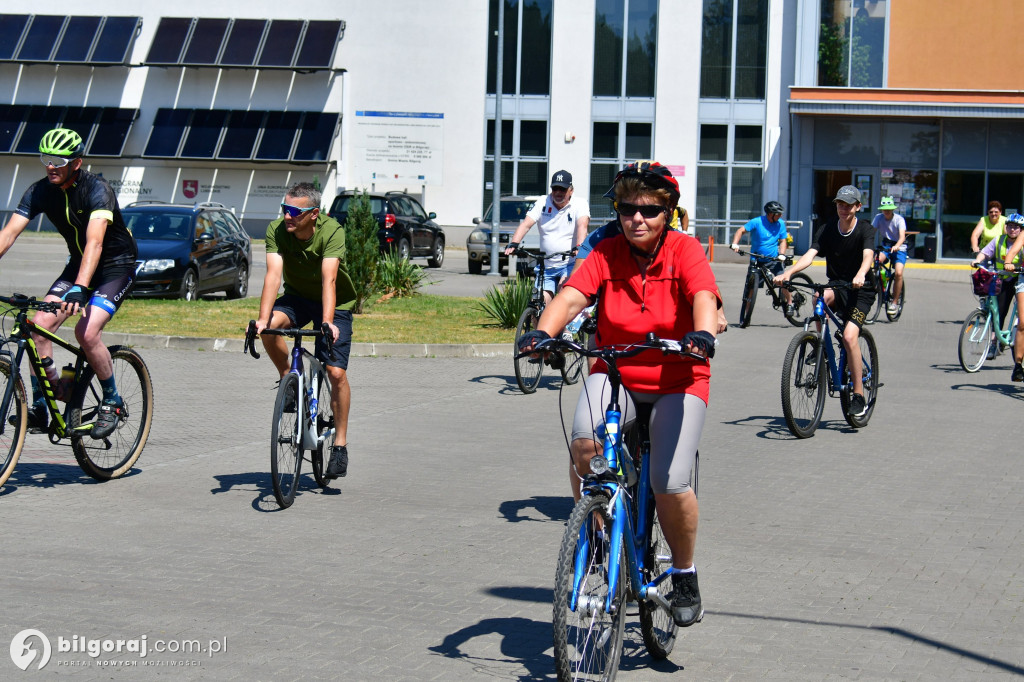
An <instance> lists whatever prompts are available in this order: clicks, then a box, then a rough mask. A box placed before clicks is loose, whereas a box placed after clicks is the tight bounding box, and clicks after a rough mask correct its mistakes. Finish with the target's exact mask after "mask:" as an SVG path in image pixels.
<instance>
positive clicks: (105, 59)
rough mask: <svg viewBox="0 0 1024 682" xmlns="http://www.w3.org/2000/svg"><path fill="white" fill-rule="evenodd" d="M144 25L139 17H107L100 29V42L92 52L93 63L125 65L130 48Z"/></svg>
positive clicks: (98, 41) (97, 42)
mask: <svg viewBox="0 0 1024 682" xmlns="http://www.w3.org/2000/svg"><path fill="white" fill-rule="evenodd" d="M141 23H142V19H140V18H139V17H107V18H106V19H105V20H104V22H103V28H102V29H100V37H99V40H97V41H96V47H95V48H94V49H93V51H92V58H91V61H93V62H97V63H102V64H123V63H124V61H125V58H126V56H127V54H128V48H129V47H131V44H132V41H133V40H135V33H136V30H137V29H138V27H139V24H141Z"/></svg>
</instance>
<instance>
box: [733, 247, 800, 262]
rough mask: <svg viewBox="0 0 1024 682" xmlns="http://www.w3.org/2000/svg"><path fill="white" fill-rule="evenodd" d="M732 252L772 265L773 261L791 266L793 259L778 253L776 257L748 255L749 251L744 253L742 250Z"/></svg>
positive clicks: (756, 254)
mask: <svg viewBox="0 0 1024 682" xmlns="http://www.w3.org/2000/svg"><path fill="white" fill-rule="evenodd" d="M734 251H735V252H736V253H738V254H739V255H741V256H750V257H751V258H754V259H756V260H757V262H759V263H773V262H775V261H779V262H781V263H785V264H786V265H792V264H793V257H792V256H787V255H785V254H782V253H780V254H779V255H778V256H762V255H761V254H759V253H750V252H749V251H744V250H743V249H734Z"/></svg>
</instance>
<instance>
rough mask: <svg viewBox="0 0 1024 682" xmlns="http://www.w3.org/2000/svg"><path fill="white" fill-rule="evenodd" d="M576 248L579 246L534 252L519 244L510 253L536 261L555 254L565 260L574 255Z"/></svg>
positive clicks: (552, 256)
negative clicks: (554, 250)
mask: <svg viewBox="0 0 1024 682" xmlns="http://www.w3.org/2000/svg"><path fill="white" fill-rule="evenodd" d="M577 250H579V247H576V248H575V249H569V250H568V251H556V252H554V253H542V252H539V251H538V252H537V253H534V252H533V251H528V250H526V249H524V248H523V247H521V246H517V247H516V250H515V251H513V252H512V253H513V254H515V255H516V256H518V257H521V258H530V259H531V260H537V261H541V260H547V259H548V258H554V257H555V256H561V257H562V260H566V259H567V258H572V257H574V256H575V255H576V251H577Z"/></svg>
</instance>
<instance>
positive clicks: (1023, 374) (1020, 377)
mask: <svg viewBox="0 0 1024 682" xmlns="http://www.w3.org/2000/svg"><path fill="white" fill-rule="evenodd" d="M1010 381H1016V382H1018V383H1020V382H1021V381H1024V367H1022V366H1021V364H1020V363H1019V362H1015V363H1013V374H1011V375H1010ZM31 423H32V421H31V420H29V424H31Z"/></svg>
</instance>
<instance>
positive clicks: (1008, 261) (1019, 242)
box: [1003, 231, 1024, 272]
mask: <svg viewBox="0 0 1024 682" xmlns="http://www.w3.org/2000/svg"><path fill="white" fill-rule="evenodd" d="M1021 248H1024V231H1022V232H1021V233H1020V234H1018V235H1017V238H1016V239H1014V240H1013V244H1012V245H1011V246H1010V248H1009V249H1008V250H1007V251H1006V255H1005V256H1003V267H1004V268H1006V269H1007V270H1009V271H1011V272H1013V270H1014V269H1015V268H1014V265H1013V259H1014V258H1016V257H1017V254H1018V253H1020V250H1021Z"/></svg>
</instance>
